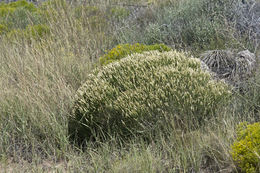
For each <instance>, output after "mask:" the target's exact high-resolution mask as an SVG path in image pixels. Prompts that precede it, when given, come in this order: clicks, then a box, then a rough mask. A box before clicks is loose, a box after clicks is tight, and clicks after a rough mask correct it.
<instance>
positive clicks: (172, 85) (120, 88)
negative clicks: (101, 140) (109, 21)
mask: <svg viewBox="0 0 260 173" xmlns="http://www.w3.org/2000/svg"><path fill="white" fill-rule="evenodd" d="M229 95H230V91H229V90H228V87H227V85H225V84H224V83H222V82H217V81H214V80H211V76H210V74H209V73H208V72H205V71H203V70H202V69H201V62H200V60H199V59H195V58H187V57H186V56H185V55H184V54H183V53H178V52H176V51H169V52H159V51H150V52H144V53H142V54H132V55H130V56H128V57H126V58H124V59H122V60H121V61H118V62H116V63H111V64H109V65H107V66H105V67H104V68H103V69H101V70H100V69H97V70H96V71H95V72H94V73H93V74H92V75H89V77H88V80H87V81H86V82H85V84H84V85H83V86H82V87H81V88H80V89H79V90H78V91H77V95H76V100H75V105H74V108H73V110H72V119H71V121H70V123H69V131H70V133H71V134H72V136H74V135H77V136H78V137H79V139H84V138H87V139H89V138H90V137H91V136H95V135H104V134H105V135H107V134H108V135H114V134H117V135H119V136H122V137H127V136H128V135H130V136H131V134H135V135H136V134H140V135H144V134H147V132H150V131H151V130H152V129H154V128H155V126H156V127H158V126H160V124H161V125H162V126H165V123H167V122H168V120H166V119H168V118H169V119H171V118H173V119H174V120H176V122H181V123H183V124H182V125H183V126H185V125H186V124H188V125H192V124H193V123H198V122H201V123H202V122H203V120H204V119H205V118H206V117H210V115H213V114H214V112H215V111H216V109H217V108H218V107H219V106H221V104H222V103H225V102H226V101H227V99H228V97H229ZM162 126H161V127H162ZM102 133H104V134H102Z"/></svg>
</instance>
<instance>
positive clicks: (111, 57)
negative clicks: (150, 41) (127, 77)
mask: <svg viewBox="0 0 260 173" xmlns="http://www.w3.org/2000/svg"><path fill="white" fill-rule="evenodd" d="M152 50H158V51H160V52H163V51H170V50H171V48H169V47H168V46H166V45H164V44H154V45H144V44H139V43H136V44H133V45H131V44H120V45H117V46H116V47H115V48H113V49H112V50H110V51H109V52H108V53H107V54H105V55H103V56H102V57H100V58H99V61H100V64H101V65H106V64H109V63H111V62H114V61H118V60H120V59H122V58H124V57H126V56H127V55H131V54H132V53H142V52H144V51H152Z"/></svg>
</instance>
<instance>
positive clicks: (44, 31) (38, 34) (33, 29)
mask: <svg viewBox="0 0 260 173" xmlns="http://www.w3.org/2000/svg"><path fill="white" fill-rule="evenodd" d="M49 34H50V28H49V27H48V26H47V25H41V24H39V25H28V26H27V27H26V28H25V29H13V30H11V31H10V32H8V33H7V34H6V36H7V38H8V39H10V40H13V39H15V38H20V39H28V40H30V39H34V40H38V39H40V38H44V37H45V36H47V35H49Z"/></svg>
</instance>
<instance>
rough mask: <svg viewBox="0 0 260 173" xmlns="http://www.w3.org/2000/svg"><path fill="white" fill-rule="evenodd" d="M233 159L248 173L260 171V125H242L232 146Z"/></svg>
mask: <svg viewBox="0 0 260 173" xmlns="http://www.w3.org/2000/svg"><path fill="white" fill-rule="evenodd" d="M231 154H232V157H233V159H234V161H235V162H236V163H237V164H238V166H239V167H240V168H241V169H242V170H243V171H245V172H246V173H257V172H259V171H260V123H259V122H257V123H254V124H248V123H241V124H239V126H238V128H237V139H236V141H235V142H234V144H233V145H232V152H231Z"/></svg>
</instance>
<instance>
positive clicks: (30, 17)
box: [0, 0, 42, 30]
mask: <svg viewBox="0 0 260 173" xmlns="http://www.w3.org/2000/svg"><path fill="white" fill-rule="evenodd" d="M41 22H42V20H41V16H40V14H39V9H38V8H37V7H36V6H35V5H34V4H33V3H29V2H27V1H26V0H21V1H16V2H10V3H1V4H0V24H3V25H5V26H6V27H7V28H8V30H13V29H25V28H26V27H27V26H28V25H29V24H30V25H33V24H39V23H41Z"/></svg>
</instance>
